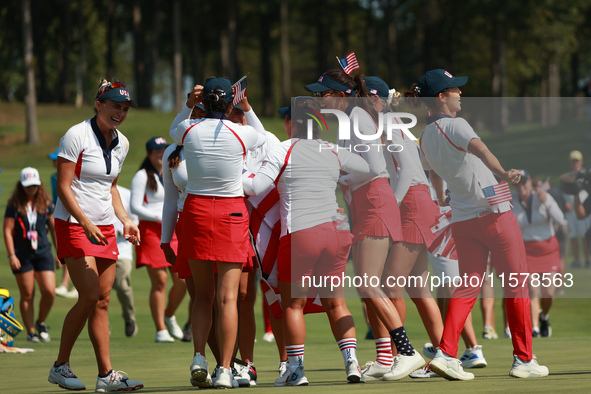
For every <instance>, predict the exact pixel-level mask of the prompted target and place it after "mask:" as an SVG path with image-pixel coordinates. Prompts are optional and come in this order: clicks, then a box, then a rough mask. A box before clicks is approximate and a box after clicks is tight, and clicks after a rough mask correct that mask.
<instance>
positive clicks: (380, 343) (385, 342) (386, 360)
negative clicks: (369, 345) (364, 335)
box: [374, 337, 394, 367]
mask: <svg viewBox="0 0 591 394" xmlns="http://www.w3.org/2000/svg"><path fill="white" fill-rule="evenodd" d="M374 341H375V343H376V352H377V354H378V355H377V357H376V362H377V363H378V364H379V365H381V366H383V367H391V366H392V363H393V362H394V358H393V357H392V338H390V337H388V338H377V339H375V340H374Z"/></svg>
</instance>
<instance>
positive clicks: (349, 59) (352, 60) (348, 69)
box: [337, 52, 359, 74]
mask: <svg viewBox="0 0 591 394" xmlns="http://www.w3.org/2000/svg"><path fill="white" fill-rule="evenodd" d="M337 59H338V60H339V64H340V65H341V67H342V68H343V71H345V73H347V74H351V73H352V72H353V71H355V70H358V69H359V63H358V62H357V57H355V52H351V53H350V54H348V55H347V56H346V57H344V58H342V59H339V58H338V57H337Z"/></svg>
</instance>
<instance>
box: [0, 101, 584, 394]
mask: <svg viewBox="0 0 591 394" xmlns="http://www.w3.org/2000/svg"><path fill="white" fill-rule="evenodd" d="M21 114H24V110H23V107H22V106H15V105H5V104H4V105H2V106H0V115H3V116H2V117H1V118H0V145H1V146H2V148H3V153H2V155H1V156H0V167H2V168H3V170H4V171H3V172H2V173H0V183H1V184H2V193H1V194H0V210H1V211H2V212H4V208H5V204H6V200H7V199H8V198H9V193H10V192H11V191H12V188H13V187H14V184H15V182H16V180H17V177H18V174H19V172H20V169H21V168H22V167H24V166H26V165H32V166H34V167H37V168H38V169H39V170H40V172H41V178H42V180H43V181H44V182H45V184H46V185H48V183H49V175H50V174H51V172H52V171H53V170H52V168H51V163H50V161H49V159H47V154H48V153H50V152H52V151H53V150H54V149H55V147H56V146H57V145H56V144H57V142H58V141H59V138H60V137H61V135H63V133H64V132H65V131H66V130H67V129H68V128H69V127H70V126H72V125H73V124H75V123H78V122H80V121H82V120H83V119H84V118H85V117H90V116H92V111H91V110H90V109H88V108H86V109H83V110H73V109H72V108H71V107H59V106H46V107H41V109H40V119H39V122H40V130H41V133H42V137H41V141H42V144H40V146H38V147H35V148H32V147H28V146H26V145H25V144H24V143H23V138H22V136H23V135H24V128H23V124H24V121H23V120H22V119H23V116H22V115H21ZM173 117H174V115H171V114H161V113H157V112H148V111H136V112H134V111H132V112H131V113H130V116H129V118H128V119H127V120H126V123H125V124H124V125H123V127H122V131H123V132H124V133H125V134H126V135H127V136H128V137H129V139H130V141H131V144H132V150H131V151H130V155H129V156H128V159H127V161H126V163H125V167H124V172H123V173H122V174H121V178H120V179H121V184H123V185H124V186H129V182H130V180H131V177H132V176H133V174H134V172H135V171H136V169H137V168H138V166H139V164H140V161H141V159H142V158H143V155H144V143H145V141H146V140H147V139H148V138H149V137H152V136H155V135H162V136H167V134H168V126H169V124H170V121H171V120H172V118H173ZM263 122H264V123H265V125H267V124H269V126H268V128H269V129H270V130H271V131H273V132H275V133H276V134H277V135H278V136H281V137H280V138H281V139H284V137H283V133H282V130H281V125H282V122H281V121H279V120H277V119H275V120H274V121H273V122H267V121H266V120H263ZM584 126H585V127H580V128H578V129H577V130H578V131H576V132H575V131H572V132H571V133H568V134H563V136H564V138H563V139H561V140H560V141H554V140H551V139H550V138H551V136H553V135H555V134H556V130H553V129H547V130H544V131H542V132H537V133H536V135H535V138H536V141H538V142H540V141H543V140H546V141H547V142H548V144H545V145H544V146H545V147H546V149H545V150H541V151H540V150H538V151H533V150H528V149H529V148H528V145H527V144H525V143H524V144H523V145H520V146H521V150H520V151H519V153H518V154H516V153H515V152H511V151H510V149H509V148H510V146H511V143H510V142H509V140H508V138H505V136H494V137H493V138H489V139H487V138H484V141H485V142H486V143H487V144H489V146H490V148H491V150H492V151H493V152H494V153H496V154H497V155H498V156H499V157H500V158H501V161H502V163H504V164H506V166H507V167H509V166H514V167H518V166H520V165H521V166H526V165H527V166H531V167H534V166H535V167H539V168H533V169H534V170H537V171H540V172H541V173H542V174H544V175H546V174H547V175H553V178H554V177H555V176H556V175H557V174H560V173H561V172H564V171H566V170H567V168H565V167H566V157H567V156H566V154H567V153H568V151H569V150H570V149H575V148H579V149H581V150H582V151H583V153H584V154H586V155H589V154H591V152H590V151H587V150H585V149H586V144H587V143H586V144H585V146H583V144H581V142H582V141H585V138H586V125H584ZM413 131H414V130H413ZM417 132H418V131H417ZM526 134H527V133H525V132H522V133H520V134H519V135H512V138H516V139H517V140H523V142H525V140H528V141H529V140H530V139H532V138H533V134H534V131H531V134H532V135H529V134H528V135H526ZM514 142H515V140H513V143H514ZM556 152H558V153H559V155H554V154H555V153H556ZM589 161H590V160H589V159H588V162H589ZM557 163H558V164H557ZM551 166H552V167H555V168H554V170H553V171H554V172H550V170H549V167H551ZM563 170H564V171H563ZM5 256H6V250H5V248H4V243H3V242H2V243H0V286H2V287H6V288H8V289H9V290H10V291H11V293H12V296H13V297H14V298H15V300H16V302H17V308H16V309H15V313H16V315H17V318H19V320H21V321H22V319H21V318H20V312H19V311H18V299H19V294H18V289H17V286H16V281H15V279H14V276H13V275H12V273H11V272H10V269H9V267H8V263H7V261H6V257H5ZM571 260H572V259H570V258H569V260H568V261H569V262H570V261H571ZM571 272H572V273H573V274H574V283H575V287H576V289H567V291H566V294H565V295H564V296H560V297H558V298H557V299H556V301H555V304H554V306H553V308H552V311H551V315H550V319H551V322H552V327H553V336H552V337H551V338H536V339H534V340H533V344H534V353H535V354H536V356H537V357H538V360H539V361H540V363H542V364H544V365H547V366H548V368H549V369H550V376H548V377H546V378H542V379H530V380H518V379H513V378H510V377H509V376H508V373H509V369H510V367H511V363H512V346H511V341H510V340H508V339H497V340H487V341H485V340H481V342H480V344H482V345H483V346H484V354H485V357H486V359H487V361H488V364H489V365H488V367H486V368H484V369H479V370H472V372H474V374H475V375H476V379H475V380H474V381H471V382H448V381H446V380H443V379H441V378H435V379H426V380H420V381H417V380H413V379H410V378H405V379H403V380H401V381H399V382H372V383H367V384H364V385H349V384H347V383H346V379H345V372H344V365H343V360H342V357H341V354H340V352H339V350H338V347H337V345H336V343H335V341H334V339H333V337H332V335H331V331H330V327H329V325H328V322H327V319H326V316H324V315H312V316H307V317H306V321H307V341H306V352H305V367H306V374H307V377H308V379H309V381H310V386H308V387H302V388H283V389H279V388H275V387H274V386H273V381H274V379H275V378H276V377H277V372H276V371H277V363H278V361H279V360H278V358H277V351H276V347H275V344H274V343H263V342H262V341H261V337H262V318H261V306H260V297H259V299H258V300H257V306H256V310H255V311H256V313H257V339H258V342H257V343H256V345H255V366H256V367H257V370H258V374H259V386H258V387H256V388H250V389H241V390H250V391H255V390H258V391H264V392H275V391H277V392H279V391H283V392H285V391H289V392H291V391H298V392H299V391H306V392H314V393H315V392H344V391H351V392H353V391H355V392H431V393H432V392H490V391H496V392H500V391H503V392H591V361H590V358H589V349H590V348H591V299H590V298H589V297H590V295H591V290H590V288H591V270H586V269H578V270H573V271H571ZM57 277H58V278H59V279H61V272H59V271H58V272H57ZM132 285H133V287H134V290H135V302H136V309H137V319H138V325H139V333H138V335H137V336H136V337H134V338H126V337H125V335H124V333H123V319H122V318H121V310H120V307H119V303H118V301H117V298H116V296H115V294H114V293H113V294H112V300H111V308H110V321H111V355H112V357H111V358H112V363H113V367H114V368H115V369H117V370H123V371H125V372H127V373H128V374H129V376H130V378H132V379H138V380H141V381H142V382H143V383H144V385H145V388H144V389H143V390H142V392H194V391H195V389H194V388H193V387H192V386H191V385H190V384H189V366H190V364H191V361H192V355H193V350H192V349H193V348H192V345H191V344H189V343H182V342H180V341H177V342H175V343H173V344H156V343H154V335H155V330H154V324H153V322H152V319H151V316H150V312H149V306H148V293H149V280H148V276H147V273H146V271H145V270H143V269H140V270H134V271H133V273H132ZM573 295H576V296H577V297H579V298H567V297H572V296H573ZM187 300H188V298H187V299H185V301H183V304H182V305H181V307H180V308H179V310H178V312H177V314H176V316H177V320H178V322H179V324H184V322H185V321H186V318H187ZM36 302H38V297H37V298H36ZM73 303H74V300H68V299H64V298H59V297H58V298H57V299H56V302H55V304H54V307H53V309H52V311H51V313H50V315H49V318H48V320H47V324H48V326H49V328H50V334H51V335H52V341H51V342H50V343H38V344H29V343H27V342H26V335H25V334H24V333H21V334H20V335H19V336H18V337H17V339H16V346H20V347H32V348H34V349H35V350H36V351H35V353H30V354H0V393H44V392H63V390H62V389H60V388H59V387H57V386H55V385H51V384H50V383H48V381H47V376H48V373H49V368H50V366H51V365H52V363H53V362H54V361H55V359H56V356H57V353H58V346H59V336H60V331H61V327H62V323H63V320H64V317H65V315H66V313H67V312H68V310H69V308H70V307H71V306H72V305H73ZM347 303H348V306H349V309H350V310H351V312H352V313H353V315H354V318H355V322H356V325H357V327H358V333H357V337H358V338H359V342H358V358H359V361H360V364H361V365H363V364H364V363H365V362H366V361H368V360H373V359H375V350H374V344H373V341H367V340H364V339H363V338H364V336H365V333H366V330H367V326H366V324H365V322H364V319H363V315H362V312H361V302H360V301H359V300H358V299H349V300H348V302H347ZM407 311H408V315H407V321H406V328H407V331H408V334H409V337H410V340H411V342H412V343H413V345H414V346H415V347H416V348H417V349H418V350H421V349H422V347H423V344H424V343H425V342H427V341H428V337H427V335H426V332H425V330H424V328H423V326H422V323H421V322H420V319H419V317H418V314H417V312H416V308H415V307H414V305H413V304H412V301H411V300H407ZM474 312H475V313H474V327H475V329H476V332H477V337H478V338H480V337H481V335H480V333H481V328H482V319H481V314H480V310H479V307H478V303H477V304H476V307H475V309H474ZM496 315H497V319H496V322H497V324H496V329H497V332H499V333H502V315H501V306H500V299H499V300H497V305H496ZM501 335H502V334H501ZM463 350H464V346H463V344H461V345H460V355H461V352H463ZM208 359H209V361H210V371H211V370H212V369H213V367H214V364H215V362H214V360H213V357H212V356H211V355H208ZM70 361H71V365H72V368H73V370H74V372H75V373H76V374H77V375H78V377H79V378H80V379H81V380H82V381H83V382H84V383H85V384H86V387H87V390H94V385H95V383H96V374H97V370H96V362H95V359H94V352H93V349H92V345H91V343H90V341H89V339H88V333H87V331H86V330H84V331H83V332H82V334H81V336H80V338H79V339H78V342H77V343H76V346H75V347H74V351H73V354H72V357H71V360H70Z"/></svg>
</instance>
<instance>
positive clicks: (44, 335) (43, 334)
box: [35, 322, 51, 342]
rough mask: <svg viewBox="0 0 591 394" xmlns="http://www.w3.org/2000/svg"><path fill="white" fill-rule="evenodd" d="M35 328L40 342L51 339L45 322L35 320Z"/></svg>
mask: <svg viewBox="0 0 591 394" xmlns="http://www.w3.org/2000/svg"><path fill="white" fill-rule="evenodd" d="M35 328H36V329H37V332H38V333H39V339H40V340H41V342H49V341H51V337H50V336H49V331H48V330H47V325H46V324H45V322H36V323H35Z"/></svg>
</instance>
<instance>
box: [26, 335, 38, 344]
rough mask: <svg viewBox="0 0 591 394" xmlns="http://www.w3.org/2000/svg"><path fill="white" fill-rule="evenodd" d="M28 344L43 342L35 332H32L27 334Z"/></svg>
mask: <svg viewBox="0 0 591 394" xmlns="http://www.w3.org/2000/svg"><path fill="white" fill-rule="evenodd" d="M27 342H33V343H39V342H41V340H40V339H39V337H38V336H37V334H35V333H34V332H30V333H28V334H27Z"/></svg>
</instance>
